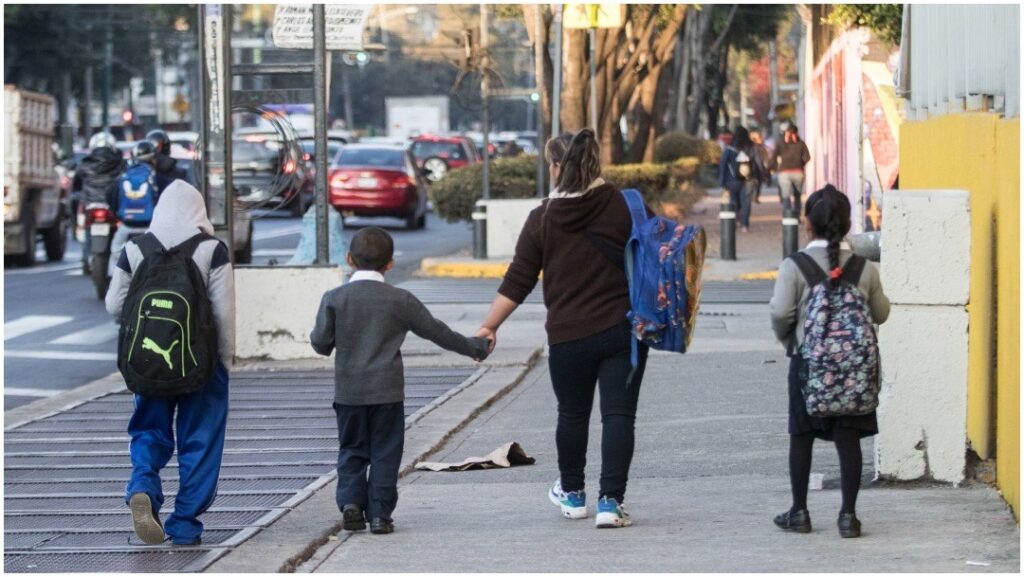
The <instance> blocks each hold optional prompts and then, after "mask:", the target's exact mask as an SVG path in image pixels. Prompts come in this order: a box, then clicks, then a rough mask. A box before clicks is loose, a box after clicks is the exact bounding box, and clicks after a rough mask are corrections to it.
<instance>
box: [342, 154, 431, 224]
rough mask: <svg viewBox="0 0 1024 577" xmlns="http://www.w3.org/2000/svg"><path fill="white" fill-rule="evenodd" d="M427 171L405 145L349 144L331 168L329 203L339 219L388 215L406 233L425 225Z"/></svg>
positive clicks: (343, 220)
mask: <svg viewBox="0 0 1024 577" xmlns="http://www.w3.org/2000/svg"><path fill="white" fill-rule="evenodd" d="M426 170H427V169H421V168H419V167H418V166H417V165H416V161H415V159H414V158H413V156H412V153H411V152H410V151H409V149H407V148H406V147H404V146H395V145H381V144H350V145H348V146H346V147H345V148H343V149H341V152H340V153H339V154H338V157H337V158H336V159H335V163H334V165H333V166H332V168H331V173H330V179H329V185H330V197H329V200H330V203H331V206H333V207H334V208H335V209H336V210H337V211H338V212H340V213H341V216H342V219H341V220H342V224H343V225H344V222H345V218H344V217H346V216H390V217H397V218H401V219H404V220H405V225H406V227H407V228H408V229H409V230H415V229H418V228H423V227H425V226H426V224H427V183H426V180H425V178H424V175H425V174H426Z"/></svg>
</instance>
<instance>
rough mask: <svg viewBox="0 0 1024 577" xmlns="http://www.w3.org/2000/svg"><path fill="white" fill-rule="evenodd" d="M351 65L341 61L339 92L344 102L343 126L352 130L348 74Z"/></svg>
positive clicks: (350, 87)
mask: <svg viewBox="0 0 1024 577" xmlns="http://www.w3.org/2000/svg"><path fill="white" fill-rule="evenodd" d="M351 68H352V67H351V66H349V65H347V64H345V62H344V61H342V63H341V67H340V68H339V69H340V70H341V94H342V97H343V99H344V103H345V128H346V129H347V130H352V129H354V128H355V125H354V124H353V123H352V85H351V82H350V79H349V74H351V73H352V70H351Z"/></svg>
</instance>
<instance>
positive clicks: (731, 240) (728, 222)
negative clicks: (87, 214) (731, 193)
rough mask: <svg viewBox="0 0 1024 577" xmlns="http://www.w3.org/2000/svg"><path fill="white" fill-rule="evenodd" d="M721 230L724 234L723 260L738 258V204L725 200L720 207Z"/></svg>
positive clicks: (722, 234)
mask: <svg viewBox="0 0 1024 577" xmlns="http://www.w3.org/2000/svg"><path fill="white" fill-rule="evenodd" d="M718 222H719V227H720V228H719V230H720V231H721V236H722V245H721V251H720V252H721V253H722V254H721V258H722V260H736V205H735V204H733V203H731V202H723V203H722V204H721V205H719V209H718Z"/></svg>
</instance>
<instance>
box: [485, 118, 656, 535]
mask: <svg viewBox="0 0 1024 577" xmlns="http://www.w3.org/2000/svg"><path fill="white" fill-rule="evenodd" d="M545 150H546V153H547V155H548V159H549V161H550V162H551V166H550V170H551V176H552V180H553V181H554V182H555V185H556V188H555V190H554V191H552V192H551V194H550V195H549V196H548V199H547V200H545V201H544V202H543V203H542V204H541V206H539V207H537V208H536V209H534V210H533V212H531V213H530V215H529V217H528V218H527V219H526V223H525V225H524V226H523V230H522V232H521V233H520V234H519V241H518V243H517V244H516V252H515V257H514V258H513V260H512V264H511V266H509V269H508V272H507V273H506V274H505V279H504V282H503V283H502V284H501V287H500V288H499V289H498V294H497V296H495V298H494V302H493V303H492V304H491V310H490V312H489V313H488V315H487V318H486V319H485V320H484V322H483V324H482V326H481V328H480V330H479V331H478V332H477V336H484V337H488V338H490V339H492V340H494V342H496V332H497V331H498V328H499V327H500V326H501V324H502V323H503V322H504V321H505V319H506V318H508V316H509V315H510V314H512V312H513V311H514V310H515V309H516V308H517V307H518V306H519V305H520V304H522V302H523V301H524V300H525V299H526V297H527V295H529V294H530V292H531V291H532V290H533V288H534V287H535V286H536V285H537V280H538V277H539V276H540V273H541V271H543V272H544V285H543V286H544V304H545V305H546V306H547V309H548V314H547V323H546V325H545V326H546V329H547V334H548V345H549V348H550V354H549V360H548V364H549V369H550V374H551V381H552V384H553V386H554V390H555V396H556V398H557V399H558V427H557V429H556V432H555V444H556V446H557V448H558V468H559V472H560V478H559V479H558V480H556V481H555V483H554V485H553V486H552V487H551V490H550V491H549V493H548V497H549V498H550V499H551V501H552V502H553V503H555V504H556V505H558V506H559V507H560V509H561V511H562V514H563V515H564V516H565V517H567V518H570V519H582V518H585V517H586V516H587V506H586V494H585V493H584V490H583V487H584V468H585V466H586V454H587V432H588V429H589V424H590V413H591V409H592V407H593V404H594V391H595V388H597V387H600V390H601V421H602V424H603V431H602V439H601V491H600V494H599V499H598V505H597V519H596V523H597V526H598V527H628V526H629V525H631V524H632V522H631V521H630V518H629V515H628V514H626V511H625V509H624V508H623V506H622V502H623V498H624V497H625V492H626V481H627V477H628V475H629V466H630V462H631V461H632V458H633V425H634V421H635V418H636V407H637V399H638V396H639V392H640V382H641V380H642V379H643V374H644V367H645V364H646V358H647V350H646V347H644V346H643V345H641V347H640V349H641V350H640V357H639V362H638V366H637V367H636V369H635V370H634V368H633V367H632V366H631V365H630V347H631V343H632V338H633V335H632V332H631V331H630V328H629V323H628V321H627V320H626V313H627V312H629V308H630V306H629V286H628V284H627V281H626V274H625V272H624V270H623V268H622V259H621V256H619V255H622V253H623V250H624V247H625V245H626V241H627V240H628V239H629V236H630V232H631V231H632V221H631V219H630V214H629V208H628V207H627V205H626V201H625V198H623V196H622V193H621V192H620V191H619V190H617V189H616V188H615V187H614V186H612V185H610V184H608V183H606V182H605V181H604V179H602V178H601V162H600V149H599V147H598V143H597V141H596V139H595V137H594V131H593V130H590V129H583V130H581V131H579V132H578V133H576V135H575V136H572V137H570V136H569V135H562V136H560V137H558V138H554V139H552V140H550V141H548V144H547V147H546V149H545ZM648 212H650V210H648ZM606 255H608V256H606ZM612 257H615V258H612Z"/></svg>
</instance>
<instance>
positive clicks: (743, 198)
mask: <svg viewBox="0 0 1024 577" xmlns="http://www.w3.org/2000/svg"><path fill="white" fill-rule="evenodd" d="M763 174H764V162H763V160H762V159H761V156H760V153H759V152H758V150H757V147H756V146H754V142H753V141H752V140H751V139H750V132H749V131H748V130H747V129H746V128H744V127H742V126H740V127H738V128H737V129H736V132H735V133H734V134H733V141H732V144H730V145H728V146H726V147H725V151H724V152H722V159H721V161H720V162H719V164H718V184H719V186H721V187H722V188H723V189H725V190H726V191H728V193H729V198H730V201H731V202H732V203H733V205H734V206H736V207H737V208H738V209H739V221H740V230H741V231H743V232H750V210H751V204H752V203H753V201H754V195H755V194H756V191H757V189H758V187H759V186H760V185H761V180H762V179H763V177H764V176H763Z"/></svg>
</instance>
